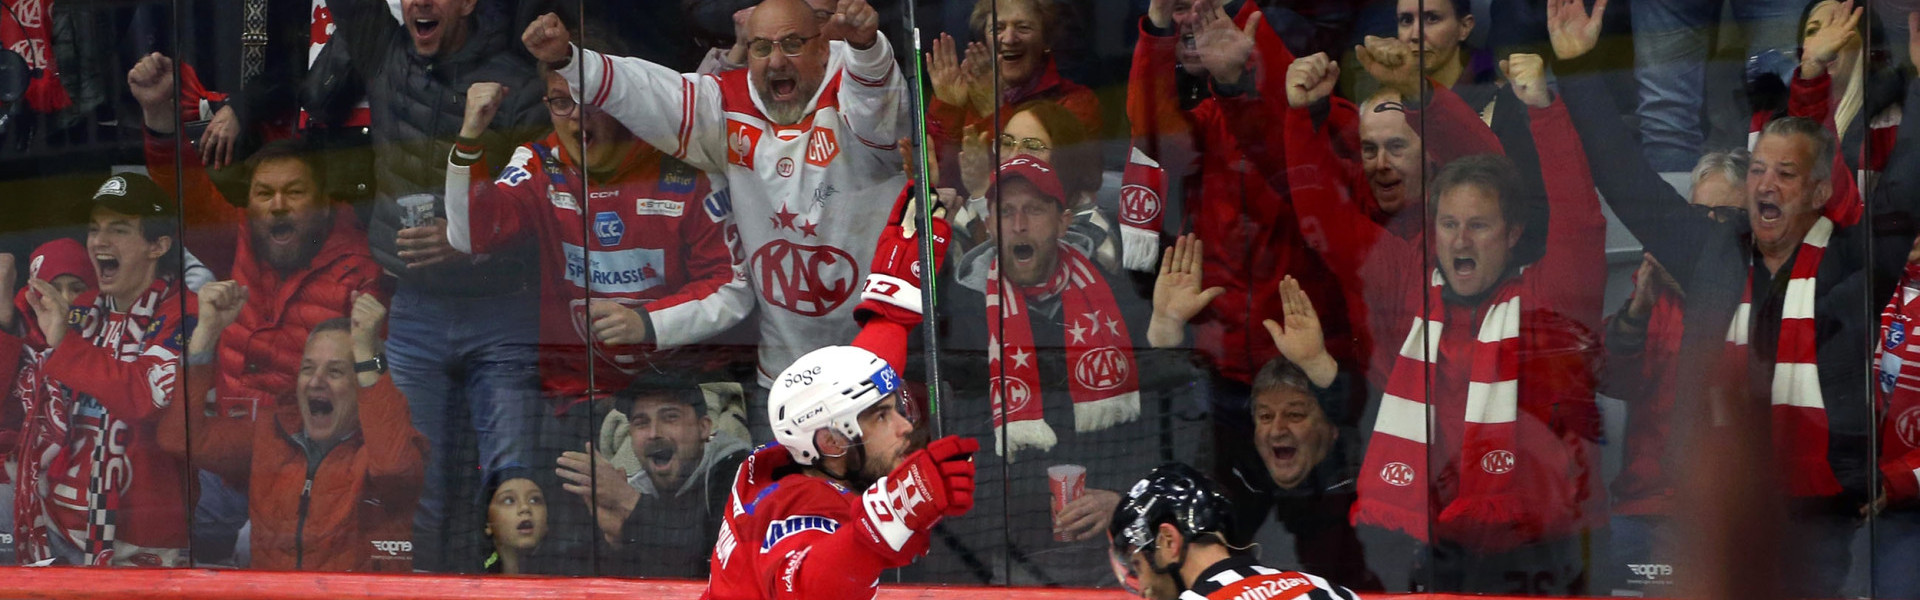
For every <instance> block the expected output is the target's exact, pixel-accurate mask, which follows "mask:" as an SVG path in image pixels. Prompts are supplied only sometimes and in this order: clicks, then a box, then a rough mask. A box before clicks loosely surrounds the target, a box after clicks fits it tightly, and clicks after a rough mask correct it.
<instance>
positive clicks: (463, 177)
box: [443, 162, 473, 254]
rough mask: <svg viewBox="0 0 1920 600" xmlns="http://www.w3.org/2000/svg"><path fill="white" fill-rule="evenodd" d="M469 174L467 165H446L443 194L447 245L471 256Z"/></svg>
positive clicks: (469, 170)
mask: <svg viewBox="0 0 1920 600" xmlns="http://www.w3.org/2000/svg"><path fill="white" fill-rule="evenodd" d="M471 173H472V170H471V168H470V167H468V166H467V165H457V164H453V163H452V162H448V163H447V179H446V190H444V192H443V193H445V194H446V203H447V245H449V246H453V249H454V250H458V251H460V253H461V254H473V235H472V233H471V232H472V227H473V224H472V223H471V221H472V218H471V215H470V212H471V211H472V208H471V207H470V206H469V204H470V203H471V201H472V200H471V198H469V197H468V195H469V194H471V193H472V192H471V190H470V189H469V186H470V185H472V183H471V181H470V180H469V179H468V178H469V177H471Z"/></svg>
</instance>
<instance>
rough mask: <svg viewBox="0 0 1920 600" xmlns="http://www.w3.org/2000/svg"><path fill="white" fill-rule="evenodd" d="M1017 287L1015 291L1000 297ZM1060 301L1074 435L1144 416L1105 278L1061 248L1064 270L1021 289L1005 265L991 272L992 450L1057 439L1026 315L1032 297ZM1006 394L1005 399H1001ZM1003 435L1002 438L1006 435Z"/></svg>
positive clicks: (1129, 344)
mask: <svg viewBox="0 0 1920 600" xmlns="http://www.w3.org/2000/svg"><path fill="white" fill-rule="evenodd" d="M1006 287H1012V288H1013V291H1014V293H1012V294H1002V293H1001V290H1002V289H1003V288H1006ZM1048 297H1054V298H1059V301H1060V316H1061V318H1062V321H1063V322H1064V323H1065V324H1066V326H1067V329H1066V331H1065V335H1064V336H1063V337H1064V339H1063V340H1062V341H1064V342H1065V343H1066V350H1067V365H1068V369H1069V370H1071V371H1072V372H1071V373H1060V374H1055V376H1056V377H1057V376H1061V375H1065V376H1067V377H1066V380H1067V390H1068V393H1069V394H1070V395H1071V397H1072V398H1073V428H1074V431H1080V432H1086V431H1099V430H1101V429H1106V428H1108V427H1112V426H1114V425H1118V424H1120V423H1125V422H1128V421H1132V420H1134V419H1135V418H1138V417H1139V416H1140V378H1139V375H1138V374H1137V373H1136V370H1137V369H1136V366H1135V363H1134V360H1133V337H1132V336H1131V335H1130V334H1129V333H1128V332H1127V324H1126V322H1125V320H1124V319H1122V318H1121V316H1120V305H1119V304H1118V303H1116V302H1114V300H1113V290H1112V289H1111V288H1109V287H1107V281H1106V278H1104V277H1101V276H1100V272H1099V271H1097V270H1095V268H1094V265H1093V261H1091V260H1088V259H1087V257H1086V255H1084V254H1081V253H1080V251H1079V250H1075V249H1073V248H1072V247H1071V246H1068V245H1066V244H1064V243H1063V244H1061V245H1060V266H1059V268H1058V269H1056V270H1055V271H1054V274H1053V277H1051V278H1050V279H1048V280H1047V282H1045V283H1042V284H1040V285H1036V286H1019V285H1015V284H1013V283H1011V282H1003V281H1001V279H1000V261H999V260H998V259H997V258H996V259H995V260H993V261H991V262H990V265H989V266H988V267H987V331H988V340H987V365H988V368H989V369H990V373H991V374H992V376H993V380H992V381H991V384H990V385H991V387H992V389H993V392H992V396H993V424H994V429H993V441H994V444H993V446H994V451H995V452H996V453H999V454H1000V455H1002V456H1013V453H1016V452H1019V451H1020V450H1021V449H1024V448H1037V449H1039V450H1041V451H1043V452H1044V451H1046V450H1050V449H1052V448H1053V446H1054V444H1056V443H1058V442H1059V438H1058V437H1056V436H1055V435H1054V433H1053V429H1052V428H1051V427H1048V426H1047V421H1046V418H1045V414H1044V413H1043V408H1042V406H1043V405H1044V404H1045V403H1044V402H1043V401H1042V399H1041V391H1042V390H1043V389H1046V388H1045V384H1047V383H1049V382H1045V381H1043V380H1041V378H1040V367H1039V357H1038V356H1036V351H1037V350H1038V349H1037V348H1036V346H1035V344H1034V339H1033V324H1032V322H1031V321H1030V317H1029V315H1028V313H1027V303H1028V301H1029V300H1030V299H1038V298H1048ZM1003 394H1004V396H1005V397H1003ZM1003 430H1004V434H1003V433H1002V432H1003Z"/></svg>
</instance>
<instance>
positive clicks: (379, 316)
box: [348, 293, 387, 348]
mask: <svg viewBox="0 0 1920 600" xmlns="http://www.w3.org/2000/svg"><path fill="white" fill-rule="evenodd" d="M348 320H349V321H351V323H350V324H349V325H348V327H349V330H350V331H351V333H352V334H353V342H354V344H355V345H356V346H364V347H368V348H371V347H373V346H375V345H377V344H378V342H379V341H380V326H381V325H382V324H384V323H386V322H387V305H385V304H381V303H380V299H379V298H375V297H374V296H373V294H367V293H356V294H354V296H353V312H352V313H351V314H350V315H349V316H348Z"/></svg>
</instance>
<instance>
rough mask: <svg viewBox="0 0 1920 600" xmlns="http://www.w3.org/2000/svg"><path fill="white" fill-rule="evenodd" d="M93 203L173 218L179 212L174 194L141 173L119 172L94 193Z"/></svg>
mask: <svg viewBox="0 0 1920 600" xmlns="http://www.w3.org/2000/svg"><path fill="white" fill-rule="evenodd" d="M93 205H94V206H96V207H100V208H105V209H107V210H111V211H113V212H117V213H120V214H123V215H132V216H135V217H142V218H147V217H171V216H174V215H175V214H177V212H178V211H177V210H176V209H175V207H174V201H173V195H172V194H168V193H167V192H166V190H163V189H160V184H157V183H154V182H153V180H152V179H149V178H147V176H145V175H141V174H139V173H117V174H115V175H114V176H112V177H108V178H107V180H106V181H104V182H101V183H100V188H99V189H97V190H94V192H93Z"/></svg>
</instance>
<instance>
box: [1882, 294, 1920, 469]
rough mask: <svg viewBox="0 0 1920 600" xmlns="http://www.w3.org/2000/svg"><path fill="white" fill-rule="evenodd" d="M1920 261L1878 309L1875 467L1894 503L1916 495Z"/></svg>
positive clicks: (1919, 411) (1919, 423)
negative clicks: (1916, 336) (1877, 461)
mask: <svg viewBox="0 0 1920 600" xmlns="http://www.w3.org/2000/svg"><path fill="white" fill-rule="evenodd" d="M1915 325H1920V265H1915V264H1909V265H1907V273H1906V279H1905V280H1904V281H1902V282H1901V286H1900V291H1899V292H1897V293H1895V294H1894V296H1893V301H1891V302H1888V303H1887V308H1886V310H1884V311H1881V312H1880V345H1879V346H1877V349H1876V350H1875V354H1876V356H1875V357H1874V358H1875V360H1874V364H1875V365H1877V367H1878V369H1879V372H1878V373H1875V379H1876V380H1877V381H1878V382H1879V385H1878V386H1877V387H1876V388H1875V396H1876V397H1877V399H1878V400H1879V403H1878V407H1879V409H1880V413H1879V414H1880V415H1881V417H1880V418H1881V419H1882V421H1881V423H1882V425H1881V436H1880V439H1881V442H1880V473H1881V474H1882V475H1883V476H1885V478H1886V479H1885V481H1886V482H1887V487H1886V489H1887V499H1888V501H1889V503H1890V504H1898V503H1901V502H1905V501H1908V500H1912V499H1914V498H1915V497H1920V341H1917V340H1915V339H1914V338H1913V334H1914V331H1913V328H1914V326H1915Z"/></svg>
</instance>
